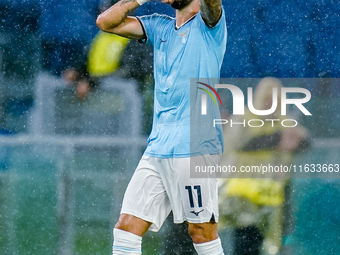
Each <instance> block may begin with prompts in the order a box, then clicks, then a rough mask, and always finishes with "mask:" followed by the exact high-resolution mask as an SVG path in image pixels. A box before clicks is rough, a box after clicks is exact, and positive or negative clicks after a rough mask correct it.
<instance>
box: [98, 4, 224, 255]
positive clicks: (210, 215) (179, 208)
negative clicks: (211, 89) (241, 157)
mask: <svg viewBox="0 0 340 255" xmlns="http://www.w3.org/2000/svg"><path fill="white" fill-rule="evenodd" d="M147 1H148V0H121V1H119V2H118V3H116V4H115V5H113V6H112V7H111V8H109V9H108V10H106V11H105V12H104V13H102V14H101V15H99V17H98V19H97V25H98V27H99V28H100V29H102V30H104V31H106V32H109V33H114V34H117V35H120V36H123V37H127V38H130V39H137V40H140V41H141V42H144V43H149V44H151V45H153V47H154V78H155V99H154V100H155V101H154V117H153V127H152V131H151V134H150V136H149V139H148V146H147V148H146V151H145V152H144V155H143V157H142V159H141V160H140V162H139V164H138V166H137V169H136V170H135V173H134V175H133V177H132V179H131V181H130V183H129V185H128V187H127V190H126V192H125V195H124V200H123V205H122V210H121V215H120V217H119V220H118V222H117V224H116V225H115V228H114V231H113V232H114V243H113V254H141V242H142V236H143V235H144V234H145V232H146V231H147V230H151V231H158V230H159V229H160V227H161V226H162V224H163V222H164V220H165V219H166V217H167V216H168V215H169V213H170V211H171V210H172V211H173V215H174V222H175V223H181V222H184V221H187V222H188V224H189V225H188V230H189V234H190V236H191V238H192V240H193V243H194V247H195V249H196V251H197V253H198V254H199V255H201V254H206V255H221V254H223V250H222V246H221V240H220V239H219V237H218V234H217V221H218V205H217V204H218V203H217V185H216V179H213V178H190V159H191V158H195V157H197V158H199V157H201V159H202V161H203V162H206V164H214V165H215V164H217V163H218V162H219V161H220V159H221V153H222V137H221V134H222V130H221V127H217V128H212V121H211V122H209V121H208V122H203V121H201V122H198V123H195V124H192V125H197V126H198V129H197V130H199V133H198V134H196V135H192V134H191V132H190V121H191V119H190V109H192V106H191V102H193V101H194V102H196V104H198V102H199V98H200V96H199V95H200V94H199V93H202V92H201V91H200V90H197V93H196V97H197V98H195V96H194V97H192V96H190V93H191V92H190V91H191V90H190V78H219V75H220V69H221V64H222V61H223V57H224V53H225V48H226V37H227V35H226V34H227V31H226V21H225V14H224V10H223V8H222V4H221V0H162V2H163V3H164V4H170V5H171V6H172V7H173V8H174V9H175V10H176V18H175V19H174V18H171V17H168V16H165V15H159V14H153V15H149V16H142V17H131V16H128V15H129V13H130V12H131V11H133V10H134V9H136V8H138V6H140V5H142V4H144V3H145V2H147ZM198 91H199V92H198ZM194 106H195V104H194ZM210 109H211V110H212V111H215V113H216V114H219V110H218V108H217V107H215V108H214V107H210V108H209V110H210ZM216 114H215V115H214V116H217V115H216ZM207 123H209V125H210V126H209V125H208V124H207ZM197 130H196V131H197Z"/></svg>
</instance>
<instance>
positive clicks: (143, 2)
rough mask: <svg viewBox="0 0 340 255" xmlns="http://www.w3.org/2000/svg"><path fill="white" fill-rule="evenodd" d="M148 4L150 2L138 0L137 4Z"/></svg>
mask: <svg viewBox="0 0 340 255" xmlns="http://www.w3.org/2000/svg"><path fill="white" fill-rule="evenodd" d="M146 2H149V0H137V3H138V4H139V5H143V4H145V3H146Z"/></svg>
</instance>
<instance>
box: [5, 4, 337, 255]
mask: <svg viewBox="0 0 340 255" xmlns="http://www.w3.org/2000/svg"><path fill="white" fill-rule="evenodd" d="M111 2H114V1H111ZM109 4H110V1H99V0H86V1H73V0H58V1H56V0H15V1H14V0H12V1H9V0H1V1H0V17H1V19H0V67H1V73H0V129H1V130H0V131H1V134H2V135H1V136H0V254H4V255H7V254H8V255H11V254H19V255H27V254H32V255H37V254H59V255H69V254H98V255H99V254H110V250H111V241H112V227H113V224H114V222H115V220H116V219H117V217H118V215H119V208H120V205H121V201H122V197H123V194H124V191H125V187H126V185H127V182H128V180H129V178H130V177H131V175H132V173H133V170H134V168H135V166H136V164H137V162H138V160H139V158H140V156H141V155H142V153H143V150H144V148H145V145H146V136H147V134H148V132H149V130H150V122H151V117H150V116H151V113H150V112H151V111H150V109H151V108H152V104H151V103H150V102H152V79H150V76H151V75H152V74H151V72H152V68H150V66H151V65H152V55H150V54H151V53H149V52H150V51H149V49H148V48H143V46H140V49H141V50H140V51H139V52H137V53H136V52H135V50H136V47H135V46H136V44H133V42H130V43H129V45H130V47H129V46H127V48H126V49H125V51H124V53H123V57H121V59H119V61H120V62H121V65H120V67H119V68H118V70H114V72H113V73H112V74H110V75H107V76H106V77H100V79H98V83H99V85H97V86H96V88H95V89H92V90H91V92H90V93H89V94H88V95H87V96H86V97H85V98H80V97H78V96H76V94H75V90H76V88H75V87H74V86H73V85H71V86H70V85H69V84H70V82H68V81H67V80H66V79H65V77H64V76H63V72H64V71H65V70H66V69H67V68H70V67H75V68H77V66H78V65H79V62H81V61H84V60H83V58H84V56H87V55H86V54H87V52H88V48H89V47H90V45H91V42H92V40H93V39H94V37H95V35H96V33H97V30H96V28H95V24H94V23H95V17H96V15H97V14H98V13H99V12H100V10H101V9H103V8H105V6H108V5H109ZM223 5H224V8H225V10H226V13H227V20H228V30H229V37H228V45H227V53H226V57H225V61H224V64H223V68H222V74H221V76H222V77H228V78H229V77H232V78H249V77H257V78H260V77H266V76H274V77H278V78H287V77H296V78H338V77H339V76H340V75H339V74H340V54H339V41H340V40H339V39H340V36H339V35H340V29H339V28H340V19H339V15H340V5H339V3H338V2H337V1H336V0H311V1H302V0H294V1H293V0H288V1H276V0H275V1H269V0H261V1H255V0H241V1H236V0H230V1H229V0H223ZM155 11H157V12H162V13H167V14H170V15H172V14H173V13H172V10H171V9H169V8H165V7H164V6H163V5H161V4H159V3H157V2H152V3H148V4H146V5H144V6H143V7H141V8H140V9H139V10H138V11H137V13H136V14H138V15H142V14H149V13H153V12H155ZM58 40H61V43H60V45H63V44H64V43H65V45H67V47H68V48H67V47H66V46H65V47H64V46H63V47H61V46H60V45H58V46H55V45H54V46H55V48H53V47H52V46H51V44H53V43H54V42H56V41H58ZM79 45H80V48H79ZM145 47H146V46H145ZM137 48H139V46H138V47H137ZM49 49H52V50H49ZM56 49H59V50H60V51H58V50H56ZM145 52H147V56H145V55H143V54H145ZM72 56H75V57H72ZM85 59H86V57H85ZM150 59H151V60H150ZM85 62H86V60H85ZM75 63H76V64H75ZM72 65H74V66H72ZM133 69H135V71H134V72H132V71H131V70H133ZM142 72H144V75H143V76H142V77H140V76H139V74H140V73H142ZM331 80H332V82H325V83H323V84H321V85H320V84H318V85H317V83H315V84H313V83H310V84H308V86H307V88H308V89H309V90H310V91H311V92H312V96H313V98H312V101H311V102H310V104H309V109H310V111H311V112H312V113H313V119H305V120H304V119H301V121H302V122H303V124H304V125H305V126H306V127H307V128H308V129H309V130H310V132H311V134H312V137H313V145H312V146H313V147H312V149H311V150H310V151H309V152H308V153H307V154H305V155H303V156H302V157H300V158H297V159H296V161H297V162H308V163H340V162H339V157H340V116H339V114H340V113H339V112H340V105H339V104H340V103H339V96H340V86H339V83H338V82H337V80H336V79H331ZM292 187H293V191H294V192H293V195H292V204H293V206H294V208H295V210H294V215H293V218H294V219H295V220H294V226H293V231H292V232H291V233H289V235H287V236H285V237H284V240H283V241H284V246H285V247H287V249H286V250H287V251H289V252H290V253H287V254H302V255H314V254H315V255H316V254H318V255H319V254H327V255H330V254H340V228H339V226H340V203H339V201H340V180H339V179H331V180H330V179H294V180H293V181H292ZM164 231H166V228H163V230H162V231H161V232H160V233H159V234H148V235H147V237H146V238H145V241H144V242H143V245H144V250H143V251H144V254H147V255H148V254H161V250H162V248H161V247H160V246H161V245H160V242H161V240H162V235H163V232H164ZM288 248H289V249H288ZM226 250H228V247H226Z"/></svg>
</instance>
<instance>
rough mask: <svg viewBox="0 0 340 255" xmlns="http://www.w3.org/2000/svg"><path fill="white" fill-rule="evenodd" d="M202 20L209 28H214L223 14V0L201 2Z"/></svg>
mask: <svg viewBox="0 0 340 255" xmlns="http://www.w3.org/2000/svg"><path fill="white" fill-rule="evenodd" d="M200 10H201V13H202V18H203V20H204V22H205V24H207V26H208V27H214V26H215V25H216V24H217V23H218V21H219V19H220V17H221V14H222V0H200Z"/></svg>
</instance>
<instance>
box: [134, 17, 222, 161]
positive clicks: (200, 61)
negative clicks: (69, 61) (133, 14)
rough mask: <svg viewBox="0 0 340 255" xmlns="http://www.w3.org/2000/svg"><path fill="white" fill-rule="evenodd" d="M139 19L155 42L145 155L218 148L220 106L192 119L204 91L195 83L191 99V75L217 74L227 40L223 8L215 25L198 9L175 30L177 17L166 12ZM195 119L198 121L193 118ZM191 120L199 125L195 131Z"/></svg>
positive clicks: (149, 40)
mask: <svg viewBox="0 0 340 255" xmlns="http://www.w3.org/2000/svg"><path fill="white" fill-rule="evenodd" d="M139 20H140V21H141V23H142V25H143V28H144V32H145V34H146V37H147V39H146V42H147V43H149V44H151V45H153V47H154V78H155V93H154V96H155V99H154V116H153V126H152V131H151V134H150V136H149V139H148V146H147V148H146V151H145V154H146V155H148V156H152V157H160V158H169V157H189V156H195V155H202V154H218V153H221V152H222V150H223V142H222V128H221V126H218V127H216V128H214V127H213V125H212V123H213V118H220V117H219V109H218V107H210V109H209V110H211V111H214V113H213V114H210V115H209V116H210V117H209V118H210V119H209V120H206V119H204V120H203V121H204V123H203V122H202V120H199V118H198V119H197V118H190V112H192V114H193V109H195V114H196V113H197V112H200V109H201V108H200V103H201V102H200V95H201V94H202V91H201V90H198V89H197V88H196V87H195V94H194V98H193V96H192V95H191V97H192V98H191V100H190V93H192V92H190V79H191V78H219V77H220V69H221V65H222V61H223V57H224V53H225V48H226V40H227V28H226V21H225V14H224V11H223V13H222V17H221V19H220V20H219V22H218V24H217V25H216V26H215V27H213V28H209V27H208V26H207V25H206V24H205V23H204V21H203V19H202V16H201V13H200V12H199V13H198V14H197V15H196V16H194V17H193V18H192V19H191V20H189V21H188V22H187V23H186V24H184V25H183V26H182V27H180V28H179V29H176V27H175V25H176V21H175V19H174V18H171V17H168V16H165V15H159V14H153V15H149V16H142V17H139ZM209 85H211V86H214V84H209ZM197 104H199V105H197ZM190 109H191V110H190ZM193 119H194V120H197V121H198V122H201V123H197V121H194V122H196V123H193ZM190 122H191V124H190ZM190 125H197V127H199V128H198V129H195V130H196V131H195V132H198V133H197V134H193V131H192V130H193V129H192V128H190ZM190 130H191V131H190ZM190 132H191V134H190Z"/></svg>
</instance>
